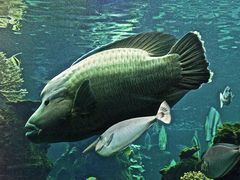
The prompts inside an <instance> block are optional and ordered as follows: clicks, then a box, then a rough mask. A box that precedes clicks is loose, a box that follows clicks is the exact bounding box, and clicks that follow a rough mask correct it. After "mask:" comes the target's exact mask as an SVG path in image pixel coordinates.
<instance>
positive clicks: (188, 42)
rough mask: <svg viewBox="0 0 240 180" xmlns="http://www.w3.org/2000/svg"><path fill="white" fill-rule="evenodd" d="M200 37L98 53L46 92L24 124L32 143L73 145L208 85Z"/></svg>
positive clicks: (125, 43)
mask: <svg viewBox="0 0 240 180" xmlns="http://www.w3.org/2000/svg"><path fill="white" fill-rule="evenodd" d="M209 78H210V72H209V70H208V63H207V61H206V60H205V50H204V47H203V43H202V41H201V39H200V35H199V33H197V32H189V33H187V34H186V35H185V36H184V37H183V38H181V39H180V40H178V41H177V40H176V38H175V37H174V36H173V35H169V34H164V33H159V32H149V33H142V34H138V35H135V36H131V37H129V38H125V39H122V40H119V41H116V42H113V43H110V44H107V45H104V46H102V47H100V48H97V49H95V50H93V51H91V52H89V53H87V54H86V55H84V56H82V57H81V58H79V59H78V60H77V61H76V62H75V63H74V64H73V65H72V66H71V67H69V68H68V69H66V70H65V71H63V72H62V73H60V74H59V75H57V76H56V77H54V78H53V79H52V80H51V81H49V82H48V83H47V85H46V86H45V87H44V89H43V91H42V93H41V98H42V103H41V105H40V107H39V108H38V109H37V110H36V112H35V113H34V114H33V115H32V116H31V117H30V118H29V120H28V122H27V123H26V126H25V127H26V129H27V133H26V136H27V137H28V138H29V139H30V140H31V141H33V142H59V141H75V140H81V139H84V138H87V137H89V136H92V135H95V134H99V133H101V132H103V131H105V130H106V129H107V128H108V127H110V126H111V125H113V124H116V123H117V122H120V121H123V120H126V119H130V118H134V117H143V116H148V115H152V114H153V113H154V112H156V111H157V109H158V107H159V105H160V104H161V102H163V101H164V100H166V101H167V102H168V103H169V105H170V106H173V105H174V104H175V103H176V102H178V101H179V100H180V99H181V98H182V97H183V96H184V95H185V94H186V93H187V92H188V91H189V90H192V89H197V88H199V87H200V86H201V84H202V83H206V82H208V80H209Z"/></svg>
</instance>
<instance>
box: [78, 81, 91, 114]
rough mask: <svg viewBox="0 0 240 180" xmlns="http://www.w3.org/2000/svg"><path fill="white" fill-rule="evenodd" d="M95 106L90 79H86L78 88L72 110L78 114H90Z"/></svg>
mask: <svg viewBox="0 0 240 180" xmlns="http://www.w3.org/2000/svg"><path fill="white" fill-rule="evenodd" d="M95 107H96V99H95V96H94V94H93V91H92V89H91V85H90V81H89V80H86V81H84V82H83V83H82V85H81V86H80V87H79V88H78V90H77V92H76V94H75V98H74V104H73V110H74V111H77V112H78V113H80V114H83V115H86V114H90V113H91V112H92V111H93V110H94V109H95Z"/></svg>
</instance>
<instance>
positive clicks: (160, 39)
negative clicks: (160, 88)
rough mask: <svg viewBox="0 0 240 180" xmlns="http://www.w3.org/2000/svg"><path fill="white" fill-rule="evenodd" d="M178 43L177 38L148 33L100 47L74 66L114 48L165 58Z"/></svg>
mask: <svg viewBox="0 0 240 180" xmlns="http://www.w3.org/2000/svg"><path fill="white" fill-rule="evenodd" d="M175 42H176V38H175V36H173V35H170V34H165V33H160V32H147V33H141V34H137V35H133V36H130V37H128V38H125V39H121V40H118V41H115V42H112V43H109V44H106V45H104V46H101V47H98V48H96V49H94V50H92V51H90V52H88V53H87V54H85V55H83V56H81V57H80V58H79V59H77V60H76V61H75V62H74V63H73V64H72V65H74V64H76V63H78V62H80V61H81V60H83V59H85V58H87V57H89V56H91V55H93V54H96V53H98V52H101V51H104V50H107V49H114V48H135V49H143V50H145V51H147V52H148V53H149V55H150V56H153V57H154V56H163V55H166V54H167V53H168V52H169V51H170V49H171V47H172V46H173V44H174V43H175Z"/></svg>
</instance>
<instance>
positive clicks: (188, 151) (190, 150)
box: [179, 146, 200, 159]
mask: <svg viewBox="0 0 240 180" xmlns="http://www.w3.org/2000/svg"><path fill="white" fill-rule="evenodd" d="M199 150H200V148H199V147H198V146H193V147H185V148H183V150H182V151H181V153H180V155H179V157H180V158H181V159H186V158H190V157H195V156H193V155H194V154H195V153H196V152H198V151H199Z"/></svg>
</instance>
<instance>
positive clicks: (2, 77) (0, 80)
mask: <svg viewBox="0 0 240 180" xmlns="http://www.w3.org/2000/svg"><path fill="white" fill-rule="evenodd" d="M17 61H18V62H20V61H19V60H18V59H16V57H15V55H14V56H12V57H10V58H6V56H5V54H4V53H3V52H0V93H1V94H2V95H3V96H4V97H5V98H6V100H7V101H10V102H17V101H21V100H22V99H23V98H24V97H25V95H26V94H27V90H26V89H22V88H21V87H22V84H23V78H22V69H21V67H20V63H18V64H17V63H16V62H17Z"/></svg>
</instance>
